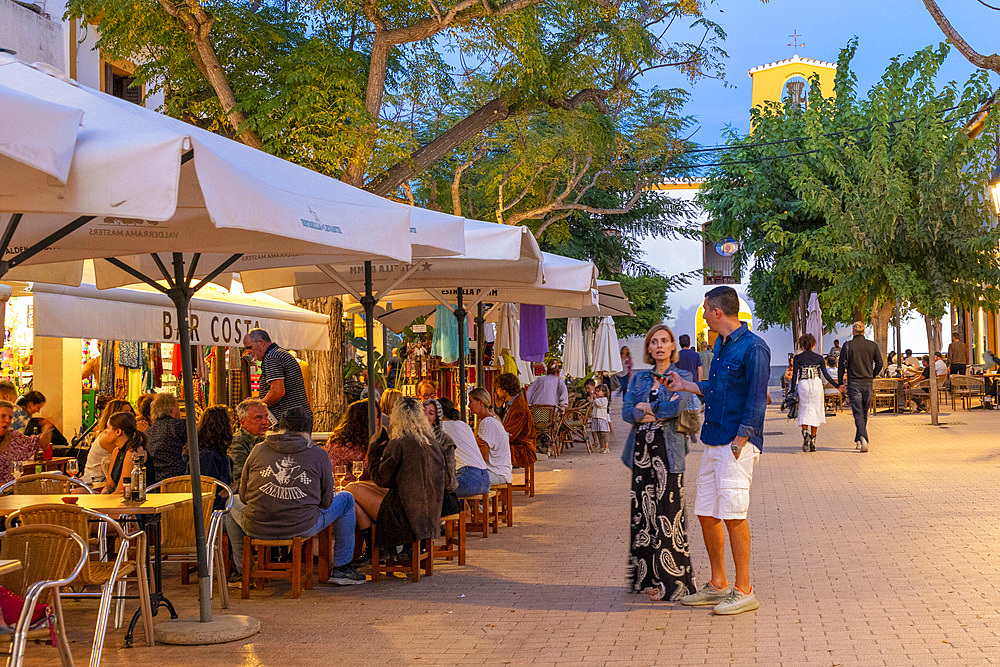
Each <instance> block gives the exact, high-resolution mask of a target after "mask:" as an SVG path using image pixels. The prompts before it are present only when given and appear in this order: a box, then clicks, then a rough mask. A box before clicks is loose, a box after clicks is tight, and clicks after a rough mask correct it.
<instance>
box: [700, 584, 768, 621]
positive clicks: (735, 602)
mask: <svg viewBox="0 0 1000 667" xmlns="http://www.w3.org/2000/svg"><path fill="white" fill-rule="evenodd" d="M759 608H760V603H759V602H757V596H756V595H754V593H753V589H752V588H751V589H750V592H749V593H741V592H740V591H739V589H737V588H736V587H735V586H734V587H733V590H731V591H729V595H727V596H726V599H725V600H723V601H722V602H720V603H719V604H717V605H715V609H713V610H712V613H713V614H718V615H720V616H733V615H735V614H742V613H743V612H747V611H754V610H755V609H759Z"/></svg>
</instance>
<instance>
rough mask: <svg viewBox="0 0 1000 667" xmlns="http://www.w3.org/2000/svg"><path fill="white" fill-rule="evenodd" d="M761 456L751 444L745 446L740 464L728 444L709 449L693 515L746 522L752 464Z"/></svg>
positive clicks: (706, 449) (703, 456)
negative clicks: (743, 520)
mask: <svg viewBox="0 0 1000 667" xmlns="http://www.w3.org/2000/svg"><path fill="white" fill-rule="evenodd" d="M758 456H760V450H759V449H757V448H756V447H755V446H754V445H752V444H750V443H749V442H748V443H747V444H745V445H743V451H741V452H740V458H739V460H737V459H736V458H735V457H734V456H733V450H732V449H730V446H729V445H728V444H727V445H722V446H719V447H707V446H706V447H705V452H704V453H703V454H702V455H701V468H699V469H698V482H697V486H696V490H695V496H694V513H695V514H696V515H697V516H711V517H715V518H716V519H745V518H747V512H749V511H750V482H751V480H753V464H754V462H756V461H757V457H758Z"/></svg>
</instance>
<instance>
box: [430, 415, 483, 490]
mask: <svg viewBox="0 0 1000 667" xmlns="http://www.w3.org/2000/svg"><path fill="white" fill-rule="evenodd" d="M438 403H440V404H441V413H442V414H443V415H444V420H443V421H442V422H441V428H442V429H444V432H445V433H447V434H448V435H450V436H451V439H452V440H454V441H455V467H456V468H457V470H456V472H455V476H456V477H457V478H458V488H457V489H455V494H456V495H458V497H459V498H466V497H468V496H480V495H482V494H484V493H487V492H488V491H489V490H490V474H489V471H488V470H487V468H486V461H484V460H483V454H482V452H480V451H479V443H477V442H476V434H475V433H473V432H472V428H471V427H470V426H469V425H468V424H466V423H465V422H464V421H461V417H460V416H459V413H458V410H456V409H455V404H454V403H452V402H451V401H449V400H448V399H447V398H440V399H438Z"/></svg>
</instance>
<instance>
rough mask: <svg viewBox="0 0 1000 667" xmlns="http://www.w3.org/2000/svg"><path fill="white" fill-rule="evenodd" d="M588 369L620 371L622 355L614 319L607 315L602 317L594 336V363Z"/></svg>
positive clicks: (612, 372) (610, 371)
mask: <svg viewBox="0 0 1000 667" xmlns="http://www.w3.org/2000/svg"><path fill="white" fill-rule="evenodd" d="M590 370H592V371H594V372H595V373H606V374H608V375H616V374H618V373H621V372H622V357H621V352H620V348H619V346H618V333H617V332H616V331H615V321H614V319H613V318H612V317H611V316H610V315H609V316H607V317H602V318H601V322H600V324H598V325H597V333H596V334H595V336H594V363H593V365H592V366H591V368H590Z"/></svg>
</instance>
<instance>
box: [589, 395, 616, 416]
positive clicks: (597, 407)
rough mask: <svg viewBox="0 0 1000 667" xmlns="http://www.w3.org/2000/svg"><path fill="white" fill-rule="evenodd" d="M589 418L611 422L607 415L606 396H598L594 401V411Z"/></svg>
mask: <svg viewBox="0 0 1000 667" xmlns="http://www.w3.org/2000/svg"><path fill="white" fill-rule="evenodd" d="M590 418H591V419H603V420H604V421H611V415H610V414H608V398H607V396H600V397H598V398H595V399H594V409H593V410H592V411H591V413H590Z"/></svg>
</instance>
